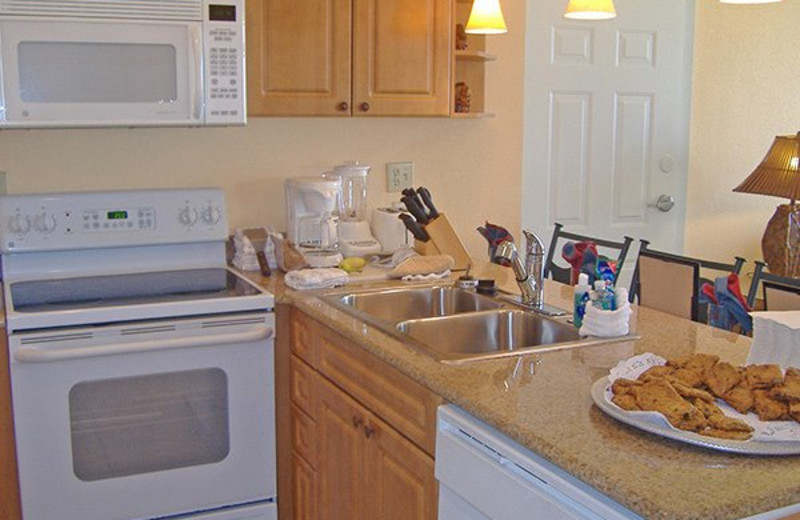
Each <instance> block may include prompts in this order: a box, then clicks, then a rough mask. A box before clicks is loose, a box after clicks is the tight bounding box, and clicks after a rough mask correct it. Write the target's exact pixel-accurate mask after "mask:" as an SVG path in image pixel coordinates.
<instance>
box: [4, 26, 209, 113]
mask: <svg viewBox="0 0 800 520" xmlns="http://www.w3.org/2000/svg"><path fill="white" fill-rule="evenodd" d="M202 45H203V42H202V24H201V23H200V22H172V23H166V22H146V21H142V20H136V21H124V20H121V21H117V22H111V21H108V20H101V21H95V20H35V19H22V20H18V19H14V18H12V17H5V18H4V19H3V20H0V50H1V51H2V74H1V75H0V76H2V92H3V93H4V98H5V104H4V106H3V107H2V108H3V110H2V112H0V116H3V117H0V126H8V127H23V128H24V127H42V126H55V127H59V126H118V125H126V126H127V125H163V124H170V125H176V124H188V125H195V124H199V123H200V122H201V121H202V116H203V113H202V110H203V104H202V101H203V87H204V85H203V81H202V66H201V60H202Z"/></svg>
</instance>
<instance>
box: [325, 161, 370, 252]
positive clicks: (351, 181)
mask: <svg viewBox="0 0 800 520" xmlns="http://www.w3.org/2000/svg"><path fill="white" fill-rule="evenodd" d="M370 169H371V168H370V167H369V166H366V165H364V164H359V163H358V162H356V161H348V162H345V163H344V164H342V165H339V166H335V167H334V168H333V171H332V172H325V173H324V174H323V177H325V178H326V179H332V180H338V181H339V182H340V183H341V192H340V193H341V196H340V198H339V204H338V214H339V249H340V251H341V252H342V254H343V255H344V256H367V255H372V254H377V253H380V252H381V249H382V247H381V244H380V242H378V241H377V240H375V237H373V236H372V232H371V231H370V227H369V221H368V220H367V175H368V174H369V171H370Z"/></svg>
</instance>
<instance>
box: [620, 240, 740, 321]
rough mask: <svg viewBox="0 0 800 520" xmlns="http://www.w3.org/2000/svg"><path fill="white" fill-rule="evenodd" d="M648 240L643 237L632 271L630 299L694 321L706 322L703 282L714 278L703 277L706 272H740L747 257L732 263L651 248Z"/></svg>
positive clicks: (737, 258) (644, 305) (643, 305)
mask: <svg viewBox="0 0 800 520" xmlns="http://www.w3.org/2000/svg"><path fill="white" fill-rule="evenodd" d="M649 246H650V242H649V241H648V240H644V239H640V246H639V257H638V259H637V260H636V268H635V270H634V272H633V282H632V284H631V291H630V301H631V302H633V301H634V298H638V301H639V305H641V306H642V307H648V308H651V309H656V310H660V311H663V312H667V313H669V314H673V315H675V316H680V317H683V318H687V319H690V320H693V321H699V322H703V323H705V322H706V321H707V310H706V309H705V308H704V307H705V306H701V305H700V288H701V284H702V283H703V282H706V281H713V280H712V278H711V277H709V276H701V269H702V270H703V274H707V273H706V271H707V270H708V271H717V272H719V273H736V274H737V275H738V274H739V273H740V272H741V270H742V266H743V265H744V263H745V259H744V258H742V257H739V256H737V257H736V259H735V261H734V262H733V263H731V264H729V263H724V262H717V261H712V260H703V259H699V258H692V257H688V256H682V255H676V254H674V253H667V252H664V251H657V250H655V249H650V247H649Z"/></svg>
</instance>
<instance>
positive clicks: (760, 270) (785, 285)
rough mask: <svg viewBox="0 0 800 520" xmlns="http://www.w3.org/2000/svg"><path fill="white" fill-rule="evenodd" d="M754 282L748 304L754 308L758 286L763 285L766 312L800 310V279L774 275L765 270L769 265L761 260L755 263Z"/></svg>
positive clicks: (751, 285) (748, 293)
mask: <svg viewBox="0 0 800 520" xmlns="http://www.w3.org/2000/svg"><path fill="white" fill-rule="evenodd" d="M755 264H756V268H755V271H753V281H752V282H751V283H750V290H749V291H748V292H747V304H748V305H750V307H753V306H754V304H755V303H756V296H757V294H758V286H759V284H761V288H762V297H763V298H764V310H768V311H796V310H800V278H789V277H786V276H779V275H777V274H772V273H769V272H767V271H765V270H764V269H765V268H766V267H767V264H765V263H764V262H762V261H760V260H756V262H755Z"/></svg>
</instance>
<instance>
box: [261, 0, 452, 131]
mask: <svg viewBox="0 0 800 520" xmlns="http://www.w3.org/2000/svg"><path fill="white" fill-rule="evenodd" d="M246 5H247V75H248V79H247V88H248V95H247V101H248V114H249V115H250V116H289V115H294V116H447V115H449V112H450V109H449V105H450V102H449V100H450V83H451V81H450V79H451V71H452V66H451V56H452V55H451V40H452V30H453V29H452V27H451V26H452V17H453V6H452V3H451V0H248V1H247V4H246Z"/></svg>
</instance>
